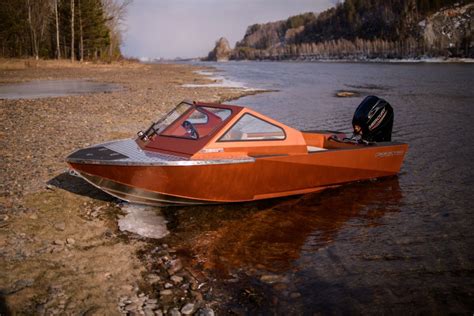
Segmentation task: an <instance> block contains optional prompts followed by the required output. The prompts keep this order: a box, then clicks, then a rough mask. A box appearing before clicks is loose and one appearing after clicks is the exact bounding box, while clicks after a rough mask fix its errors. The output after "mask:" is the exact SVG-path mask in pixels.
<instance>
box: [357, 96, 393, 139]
mask: <svg viewBox="0 0 474 316" xmlns="http://www.w3.org/2000/svg"><path fill="white" fill-rule="evenodd" d="M393 116H394V115H393V109H392V107H391V106H390V104H388V102H387V101H385V100H384V99H381V98H379V97H376V96H373V95H371V96H368V97H366V98H365V99H364V100H363V101H362V103H361V104H359V106H358V107H357V110H356V111H355V113H354V117H353V118H352V126H353V128H354V136H356V135H358V136H360V137H361V138H362V140H364V141H367V142H389V141H391V140H392V127H393Z"/></svg>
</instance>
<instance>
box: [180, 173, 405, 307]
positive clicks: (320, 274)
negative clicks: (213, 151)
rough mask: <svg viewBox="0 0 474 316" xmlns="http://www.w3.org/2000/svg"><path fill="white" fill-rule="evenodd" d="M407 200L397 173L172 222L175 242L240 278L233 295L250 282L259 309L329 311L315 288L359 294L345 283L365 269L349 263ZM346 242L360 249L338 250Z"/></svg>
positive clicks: (206, 264)
mask: <svg viewBox="0 0 474 316" xmlns="http://www.w3.org/2000/svg"><path fill="white" fill-rule="evenodd" d="M401 200H402V192H401V191H400V187H399V183H398V178H397V177H392V178H385V179H380V180H375V181H365V182H359V183H353V184H350V185H346V186H344V187H339V188H335V189H330V190H327V191H324V192H321V193H317V194H308V195H304V196H300V197H298V198H286V199H283V200H282V199H280V200H273V201H266V202H260V203H247V204H243V205H240V206H235V205H227V206H214V207H196V208H193V209H192V210H191V209H185V210H184V211H178V212H177V214H175V216H176V218H175V219H174V223H175V227H174V228H172V229H173V231H174V235H175V237H177V240H179V242H178V245H174V246H177V247H180V248H181V251H182V252H189V249H191V253H190V254H189V255H190V256H191V258H192V259H191V260H194V263H195V264H196V266H197V267H202V268H204V270H205V271H207V273H209V274H212V275H214V276H216V275H217V276H219V277H218V279H220V280H226V279H232V278H234V277H235V278H237V280H234V281H235V283H229V284H227V285H226V286H223V288H224V289H225V290H226V291H229V292H230V293H229V296H232V297H240V298H241V297H242V296H241V295H240V296H239V293H243V292H244V291H248V288H249V287H251V288H253V291H256V292H258V291H261V292H262V293H261V300H260V301H259V305H260V306H259V307H258V309H259V310H263V311H265V310H269V311H270V310H274V311H278V312H283V311H287V312H313V311H321V310H325V308H324V307H321V306H319V307H317V306H316V305H314V304H317V303H318V299H316V298H315V297H314V295H316V293H318V294H317V295H319V298H320V299H322V298H323V297H324V295H322V294H321V293H322V292H324V291H326V290H328V289H329V288H331V286H332V285H334V284H337V290H334V289H333V291H330V292H325V293H331V294H326V295H330V296H331V295H332V296H333V297H332V299H333V300H336V301H339V300H343V299H344V297H345V296H347V295H349V296H351V295H354V293H351V292H350V291H349V292H348V291H347V290H342V289H343V288H344V289H346V287H349V288H350V287H351V286H352V285H349V284H345V285H341V282H342V283H344V280H345V277H346V276H347V275H351V274H352V273H353V272H356V271H358V269H354V271H352V272H351V271H350V269H345V268H341V267H344V266H345V265H347V266H350V265H351V264H354V263H353V262H352V261H353V260H354V259H355V258H354V256H353V254H354V252H357V254H358V255H362V256H363V254H364V253H365V250H368V249H365V247H370V243H367V242H365V240H370V239H371V230H372V229H374V230H377V229H378V228H380V227H383V221H384V217H385V216H388V215H389V214H394V213H397V212H398V211H399V207H400V205H401ZM239 207H240V208H239ZM237 208H239V209H238V210H239V212H237ZM229 216H230V217H231V218H229ZM341 245H342V246H343V247H348V248H350V249H351V251H350V252H352V253H347V256H344V254H340V253H338V251H333V248H337V247H338V246H341ZM356 261H357V260H356ZM357 264H359V263H357ZM362 264H363V263H362ZM269 275H270V277H269ZM321 279H324V280H325V282H322V283H321ZM351 282H352V281H351ZM333 283H334V284H333ZM331 284H332V285H331ZM355 287H356V288H357V287H358V286H357V285H356V286H355ZM338 295H340V296H341V297H337V296H338ZM275 297H276V298H278V299H276V300H275ZM323 301H324V302H327V300H326V299H324V300H323ZM312 302H314V303H312ZM324 302H323V303H321V304H322V305H324V304H326V303H324ZM248 304H250V305H248ZM243 305H245V306H247V307H248V306H250V308H251V305H252V304H251V302H250V303H249V302H246V303H245V304H243ZM290 306H291V307H290ZM346 307H347V306H346ZM331 308H334V306H332V307H331ZM347 308H348V307H347ZM336 310H338V308H336ZM339 310H341V311H348V310H354V309H353V308H349V309H348V310H345V309H339Z"/></svg>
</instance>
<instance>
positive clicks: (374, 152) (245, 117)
mask: <svg viewBox="0 0 474 316" xmlns="http://www.w3.org/2000/svg"><path fill="white" fill-rule="evenodd" d="M392 124H393V110H392V108H391V107H390V105H389V104H388V103H387V102H386V101H384V100H382V99H379V98H377V97H373V96H371V97H368V98H366V99H365V100H364V101H363V102H362V103H361V105H360V106H359V108H358V109H357V111H356V115H355V116H354V119H353V127H354V135H353V137H351V138H346V137H347V135H345V134H344V133H340V132H332V131H299V130H296V129H294V128H291V127H289V126H286V125H284V124H282V123H280V122H278V121H276V120H273V119H271V118H269V117H267V116H265V115H262V114H260V113H258V112H256V111H253V110H252V109H249V108H246V107H240V106H235V105H224V104H208V103H200V102H187V101H184V102H182V103H180V104H179V105H178V106H176V107H175V108H174V109H173V110H172V111H171V112H169V113H168V114H167V115H165V116H164V117H163V118H162V119H161V120H159V121H158V122H156V123H153V124H152V125H151V126H150V128H148V130H146V131H145V132H139V133H138V137H136V138H135V139H126V140H118V141H112V142H108V143H104V144H99V145H95V146H92V147H88V148H84V149H80V150H78V151H75V152H74V153H72V154H71V155H69V156H68V157H67V162H68V164H69V165H70V167H71V168H72V170H73V171H74V173H76V174H78V175H79V176H81V177H82V178H84V179H85V180H87V181H88V182H90V183H91V184H93V185H94V186H96V187H98V188H99V189H101V190H103V191H105V192H107V193H109V194H111V195H113V196H115V197H118V198H120V199H122V200H126V201H129V202H135V203H141V204H150V205H192V204H204V203H205V204H209V203H227V202H243V201H253V200H260V199H267V198H275V197H281V196H288V195H294V194H303V193H309V192H315V191H319V190H322V189H325V188H328V187H333V186H337V185H341V184H343V183H347V182H352V181H358V180H364V179H372V178H378V177H386V176H391V175H395V174H397V173H398V172H399V170H400V167H401V164H402V162H403V158H404V156H405V153H406V151H407V149H408V146H407V144H404V143H398V142H392V141H391V131H392Z"/></svg>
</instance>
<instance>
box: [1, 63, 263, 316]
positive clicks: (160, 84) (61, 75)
mask: <svg viewBox="0 0 474 316" xmlns="http://www.w3.org/2000/svg"><path fill="white" fill-rule="evenodd" d="M197 70H204V69H203V68H198V67H193V66H189V65H174V64H153V65H144V64H138V63H132V62H130V63H122V64H111V65H95V64H79V63H77V64H70V63H68V62H53V61H50V62H49V61H48V62H47V61H40V62H34V61H21V60H20V61H18V60H17V61H13V62H12V61H8V60H0V84H7V83H15V82H26V81H30V80H65V79H86V80H91V81H97V82H105V83H114V84H118V85H120V86H121V87H122V89H121V90H120V91H114V92H107V93H91V94H82V95H75V96H62V97H50V98H42V99H22V100H0V117H1V122H2V124H1V132H0V133H1V134H0V157H1V163H0V169H1V170H0V175H1V176H0V177H1V179H0V265H1V266H2V269H1V271H0V314H1V315H5V314H6V315H8V314H37V315H55V314H66V315H78V314H81V315H119V314H130V315H137V314H141V315H162V314H169V315H179V314H183V315H190V314H193V313H197V314H199V315H213V314H214V310H216V306H214V305H215V304H214V303H213V302H212V297H211V295H209V293H206V291H207V290H209V288H208V287H206V286H205V285H204V283H205V280H203V279H202V277H201V275H200V273H199V271H195V270H193V269H192V267H188V266H187V265H186V262H184V261H182V260H181V259H180V258H179V256H178V255H177V254H176V251H175V250H173V249H171V248H170V247H169V246H168V245H166V244H163V243H162V242H160V241H156V240H151V239H147V238H143V237H140V236H138V235H134V234H128V233H124V232H121V231H119V229H118V225H117V220H118V219H119V218H120V217H121V216H122V215H123V210H122V209H121V207H120V202H119V201H118V200H117V199H114V198H111V197H109V196H107V195H106V194H104V193H102V192H100V191H98V190H96V189H95V188H93V187H91V186H90V185H88V184H86V183H85V182H84V181H82V180H80V179H78V178H75V177H73V176H70V175H69V174H68V173H67V172H66V164H65V161H64V158H65V157H66V156H67V154H68V153H70V152H71V151H73V150H75V149H77V148H80V147H84V146H87V145H91V144H94V143H99V142H103V141H107V140H112V139H119V138H127V137H133V136H134V135H135V133H136V132H137V131H139V130H140V129H144V128H146V127H147V126H148V125H149V124H150V123H151V121H153V120H156V119H157V118H159V117H160V116H161V115H162V114H164V113H165V112H166V111H169V110H170V109H171V108H172V107H173V106H174V105H176V104H177V103H178V102H179V101H181V100H183V99H191V100H199V101H207V102H221V101H225V100H230V99H235V98H238V97H240V96H243V95H245V94H249V93H255V91H245V90H242V89H236V88H219V87H206V88H203V87H199V88H186V87H182V85H183V84H201V83H208V82H209V79H206V77H204V76H202V75H200V74H198V73H196V71H197ZM217 309H218V307H217Z"/></svg>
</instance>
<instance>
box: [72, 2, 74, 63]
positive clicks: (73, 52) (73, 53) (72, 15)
mask: <svg viewBox="0 0 474 316" xmlns="http://www.w3.org/2000/svg"><path fill="white" fill-rule="evenodd" d="M71 61H72V62H74V0H71Z"/></svg>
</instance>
